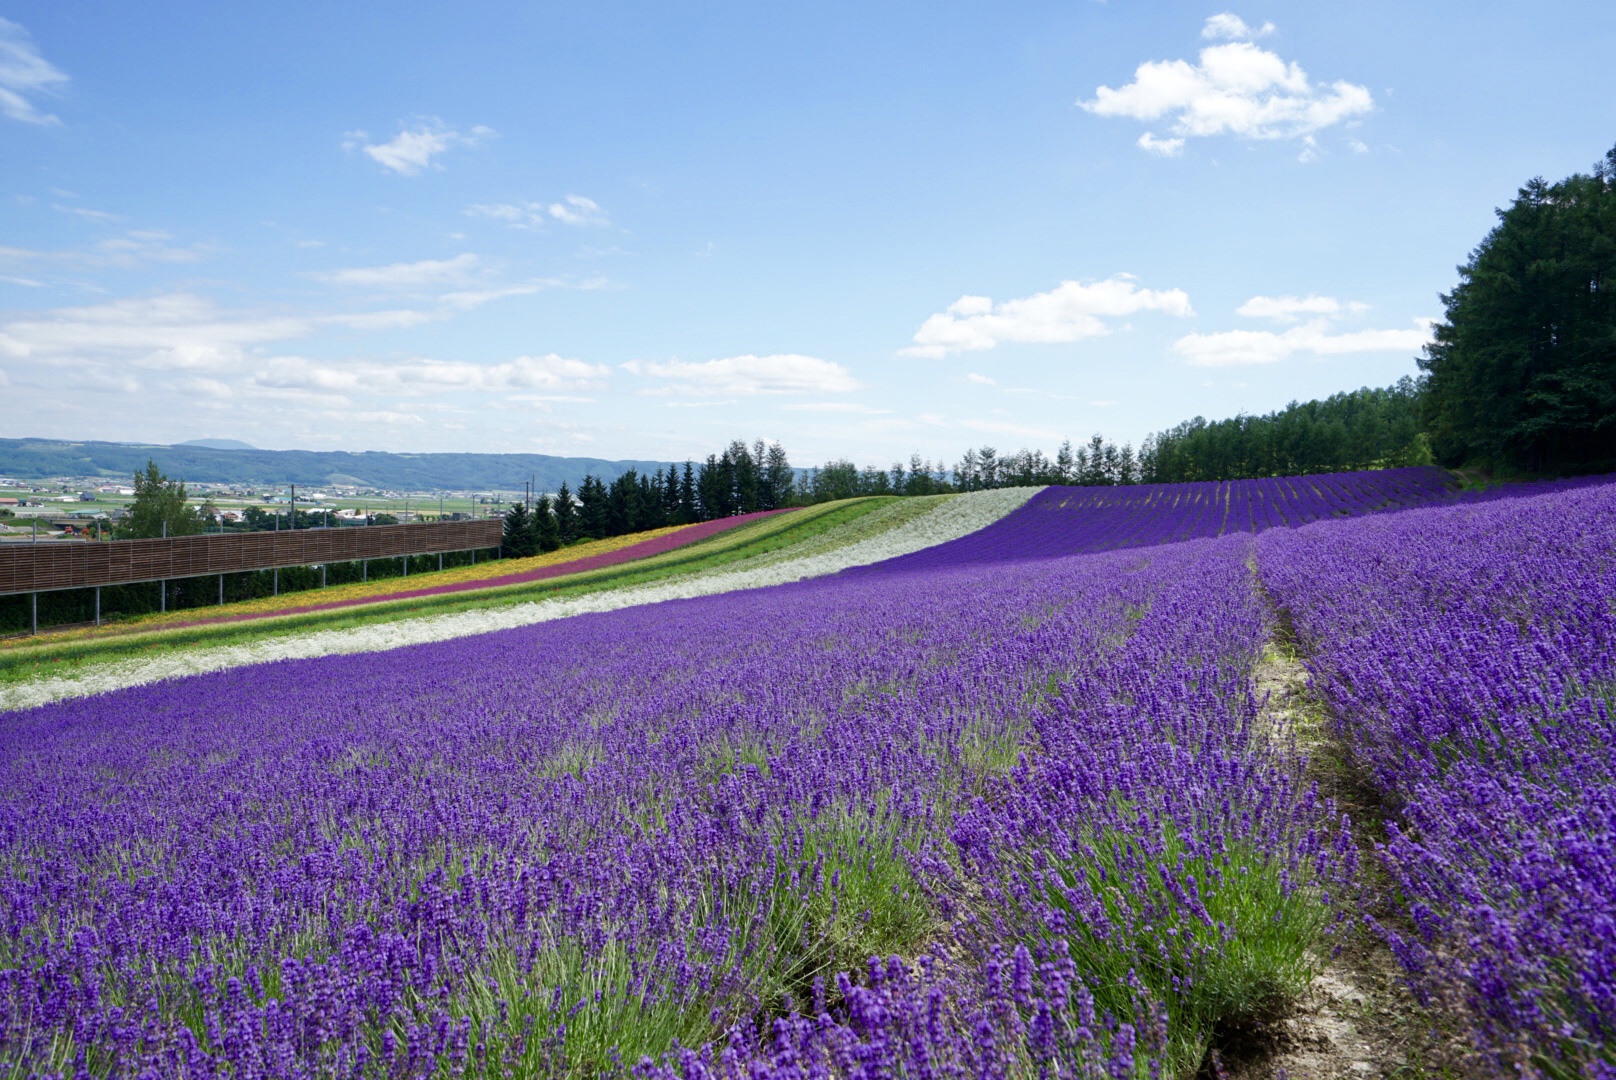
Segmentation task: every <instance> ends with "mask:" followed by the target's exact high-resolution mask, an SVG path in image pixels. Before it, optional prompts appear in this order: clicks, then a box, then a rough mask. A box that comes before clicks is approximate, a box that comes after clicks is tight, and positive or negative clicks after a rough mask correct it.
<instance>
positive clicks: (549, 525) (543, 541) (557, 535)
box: [533, 495, 561, 552]
mask: <svg viewBox="0 0 1616 1080" xmlns="http://www.w3.org/2000/svg"><path fill="white" fill-rule="evenodd" d="M533 546H534V547H536V548H537V549H538V550H539V551H540V552H550V551H555V550H556V549H557V548H559V547H560V546H561V529H560V527H559V526H558V525H557V524H556V517H555V513H554V507H553V505H552V504H551V502H550V496H548V495H540V496H539V497H538V500H537V501H536V502H534V504H533Z"/></svg>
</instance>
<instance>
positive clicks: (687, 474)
mask: <svg viewBox="0 0 1616 1080" xmlns="http://www.w3.org/2000/svg"><path fill="white" fill-rule="evenodd" d="M697 499H698V496H697V493H696V470H695V467H694V466H693V465H692V464H691V463H690V459H689V458H686V459H685V468H684V472H683V473H681V474H680V476H679V524H681V525H688V524H690V523H691V522H693V521H700V520H701V517H700V515H699V512H698V510H697Z"/></svg>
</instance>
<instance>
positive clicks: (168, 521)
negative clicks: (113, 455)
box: [116, 459, 202, 540]
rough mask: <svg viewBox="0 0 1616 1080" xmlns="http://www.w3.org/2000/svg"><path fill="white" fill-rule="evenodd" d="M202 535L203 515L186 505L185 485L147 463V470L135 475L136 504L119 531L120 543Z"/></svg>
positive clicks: (131, 505)
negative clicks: (154, 538)
mask: <svg viewBox="0 0 1616 1080" xmlns="http://www.w3.org/2000/svg"><path fill="white" fill-rule="evenodd" d="M201 531H202V515H201V514H199V513H197V511H196V508H195V507H194V506H188V505H186V501H185V484H184V482H183V481H179V480H170V479H169V478H168V477H167V476H164V475H163V473H162V472H161V471H160V470H159V469H158V468H157V462H155V461H152V460H150V459H147V461H146V468H145V469H144V470H142V471H141V472H137V473H135V501H134V502H132V503H130V504H129V514H128V516H127V517H125V518H124V521H123V524H122V525H120V526H119V527H118V529H117V531H116V535H117V537H118V539H120V540H138V539H145V538H147V537H154V536H194V535H196V534H197V533H200V532H201Z"/></svg>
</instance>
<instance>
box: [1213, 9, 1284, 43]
mask: <svg viewBox="0 0 1616 1080" xmlns="http://www.w3.org/2000/svg"><path fill="white" fill-rule="evenodd" d="M1275 29H1276V27H1275V26H1274V24H1273V23H1271V22H1265V23H1263V24H1262V25H1261V26H1256V27H1253V26H1251V25H1249V24H1248V23H1247V22H1246V20H1244V19H1242V18H1241V17H1240V16H1238V15H1234V14H1231V13H1229V12H1227V11H1225V12H1223V13H1222V14H1219V15H1214V16H1212V17H1211V18H1210V19H1208V20H1206V25H1205V26H1203V27H1201V36H1202V37H1204V38H1206V39H1207V40H1209V41H1250V40H1251V39H1252V38H1260V37H1267V36H1268V35H1269V34H1272V33H1273V32H1274V30H1275Z"/></svg>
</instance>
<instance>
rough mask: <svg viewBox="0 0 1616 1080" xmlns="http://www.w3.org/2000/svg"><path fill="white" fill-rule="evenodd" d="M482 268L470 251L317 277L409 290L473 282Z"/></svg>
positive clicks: (366, 286) (369, 286) (332, 282)
mask: <svg viewBox="0 0 1616 1080" xmlns="http://www.w3.org/2000/svg"><path fill="white" fill-rule="evenodd" d="M478 269H479V260H478V258H477V256H475V255H472V254H470V253H469V252H468V253H467V254H464V255H456V256H455V257H454V258H452V259H422V260H420V261H419V262H399V263H389V264H388V265H386V266H356V267H350V268H348V269H346V270H326V271H322V272H320V273H316V274H314V275H313V276H314V277H316V278H318V279H319V280H321V281H324V282H327V283H328V284H331V285H352V286H357V287H360V288H366V289H384V290H388V291H398V292H408V291H412V290H417V289H422V288H429V287H433V286H444V285H465V284H468V283H470V282H471V280H472V277H473V275H474V273H475V272H476V271H477V270H478Z"/></svg>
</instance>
